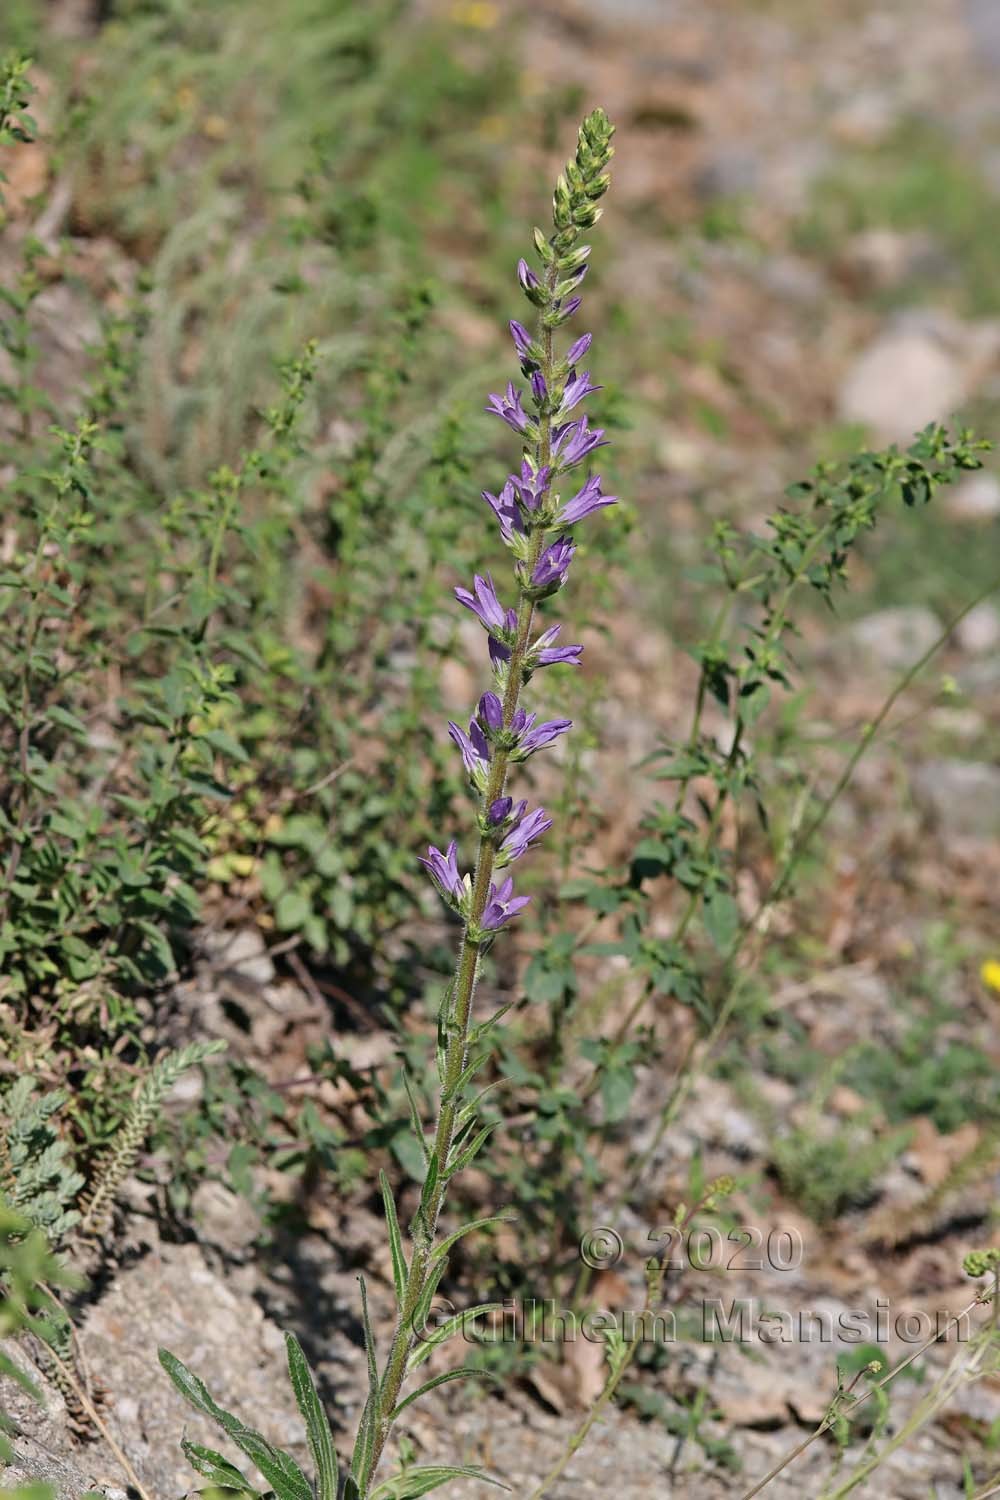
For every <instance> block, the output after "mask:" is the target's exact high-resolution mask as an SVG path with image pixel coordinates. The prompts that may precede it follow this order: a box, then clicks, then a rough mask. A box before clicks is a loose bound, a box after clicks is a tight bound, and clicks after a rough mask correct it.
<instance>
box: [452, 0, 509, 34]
mask: <svg viewBox="0 0 1000 1500" xmlns="http://www.w3.org/2000/svg"><path fill="white" fill-rule="evenodd" d="M451 19H452V20H453V21H457V22H458V24H459V26H472V27H474V28H475V30H476V31H492V30H493V27H494V26H495V25H496V24H497V22H498V21H499V19H500V7H499V6H497V5H492V4H491V3H490V0H455V4H454V5H453V6H452V7H451Z"/></svg>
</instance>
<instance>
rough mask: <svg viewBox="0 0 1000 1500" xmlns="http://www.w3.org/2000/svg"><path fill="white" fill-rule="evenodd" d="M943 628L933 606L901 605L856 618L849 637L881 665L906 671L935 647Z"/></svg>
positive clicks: (855, 645)
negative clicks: (929, 607) (930, 607)
mask: <svg viewBox="0 0 1000 1500" xmlns="http://www.w3.org/2000/svg"><path fill="white" fill-rule="evenodd" d="M941 630H942V625H941V621H940V620H939V619H938V617H937V615H936V614H935V613H934V611H933V610H932V609H928V608H926V606H924V605H921V604H900V605H897V606H896V607H894V608H892V609H880V610H879V611H878V612H877V613H876V614H873V615H865V617H864V619H861V620H857V621H855V623H854V624H853V625H852V626H851V628H850V630H849V632H848V637H849V641H850V644H851V646H852V647H854V648H858V649H860V650H861V651H863V652H865V653H866V654H867V656H868V657H869V658H870V659H871V660H873V661H874V662H875V663H877V665H879V666H881V667H888V668H890V669H891V670H892V671H896V672H905V671H907V670H908V669H909V668H910V667H912V666H913V665H914V664H915V663H916V662H918V661H919V660H920V658H921V657H922V656H923V655H924V653H925V652H926V651H928V650H929V649H930V648H931V646H933V644H934V642H935V641H936V640H937V639H938V637H939V636H940V634H941Z"/></svg>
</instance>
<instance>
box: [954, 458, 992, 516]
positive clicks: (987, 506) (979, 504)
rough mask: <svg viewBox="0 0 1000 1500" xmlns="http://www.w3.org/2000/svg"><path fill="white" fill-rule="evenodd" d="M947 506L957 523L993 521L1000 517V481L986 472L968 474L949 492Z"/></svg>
mask: <svg viewBox="0 0 1000 1500" xmlns="http://www.w3.org/2000/svg"><path fill="white" fill-rule="evenodd" d="M945 505H946V507H947V510H948V514H949V515H950V516H951V517H953V519H954V520H956V521H992V520H993V519H994V517H996V516H1000V479H997V477H996V475H995V474H987V473H986V471H985V470H981V471H980V472H979V473H976V474H968V475H967V476H966V477H965V478H964V479H962V480H960V482H959V483H958V484H956V485H955V487H954V489H952V490H949V491H948V494H947V496H946V498H945Z"/></svg>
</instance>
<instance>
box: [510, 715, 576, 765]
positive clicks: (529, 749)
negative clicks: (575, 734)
mask: <svg viewBox="0 0 1000 1500" xmlns="http://www.w3.org/2000/svg"><path fill="white" fill-rule="evenodd" d="M532 718H534V715H532ZM572 727H573V720H572V719H548V720H547V721H546V722H545V723H544V724H537V725H535V724H529V725H528V727H527V728H526V730H525V732H524V734H522V735H521V737H520V739H519V740H518V742H517V748H518V752H519V754H520V755H521V756H522V757H524V756H526V755H534V753H535V751H536V750H544V748H545V746H546V745H551V744H552V743H553V741H555V740H557V739H558V738H559V736H560V735H561V734H565V733H566V731H567V729H572Z"/></svg>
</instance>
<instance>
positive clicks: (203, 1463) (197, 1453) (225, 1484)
mask: <svg viewBox="0 0 1000 1500" xmlns="http://www.w3.org/2000/svg"><path fill="white" fill-rule="evenodd" d="M181 1450H182V1452H183V1453H184V1456H185V1458H186V1459H187V1460H188V1462H189V1463H190V1465H191V1467H192V1468H193V1469H196V1470H197V1471H198V1473H199V1474H200V1475H201V1476H202V1478H203V1479H207V1480H209V1481H210V1482H211V1483H212V1484H214V1485H218V1486H219V1488H220V1489H223V1490H234V1491H237V1492H239V1493H240V1494H245V1495H255V1496H259V1493H260V1492H259V1491H258V1490H255V1489H254V1487H253V1485H252V1484H251V1483H250V1481H249V1479H247V1477H246V1475H245V1474H244V1473H243V1472H242V1471H241V1470H240V1469H238V1468H237V1467H236V1465H235V1464H231V1463H230V1462H229V1460H228V1458H224V1457H223V1456H222V1454H221V1453H217V1452H216V1451H215V1449H214V1448H203V1447H202V1445H201V1444H200V1443H192V1442H190V1441H189V1440H188V1439H187V1438H181Z"/></svg>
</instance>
